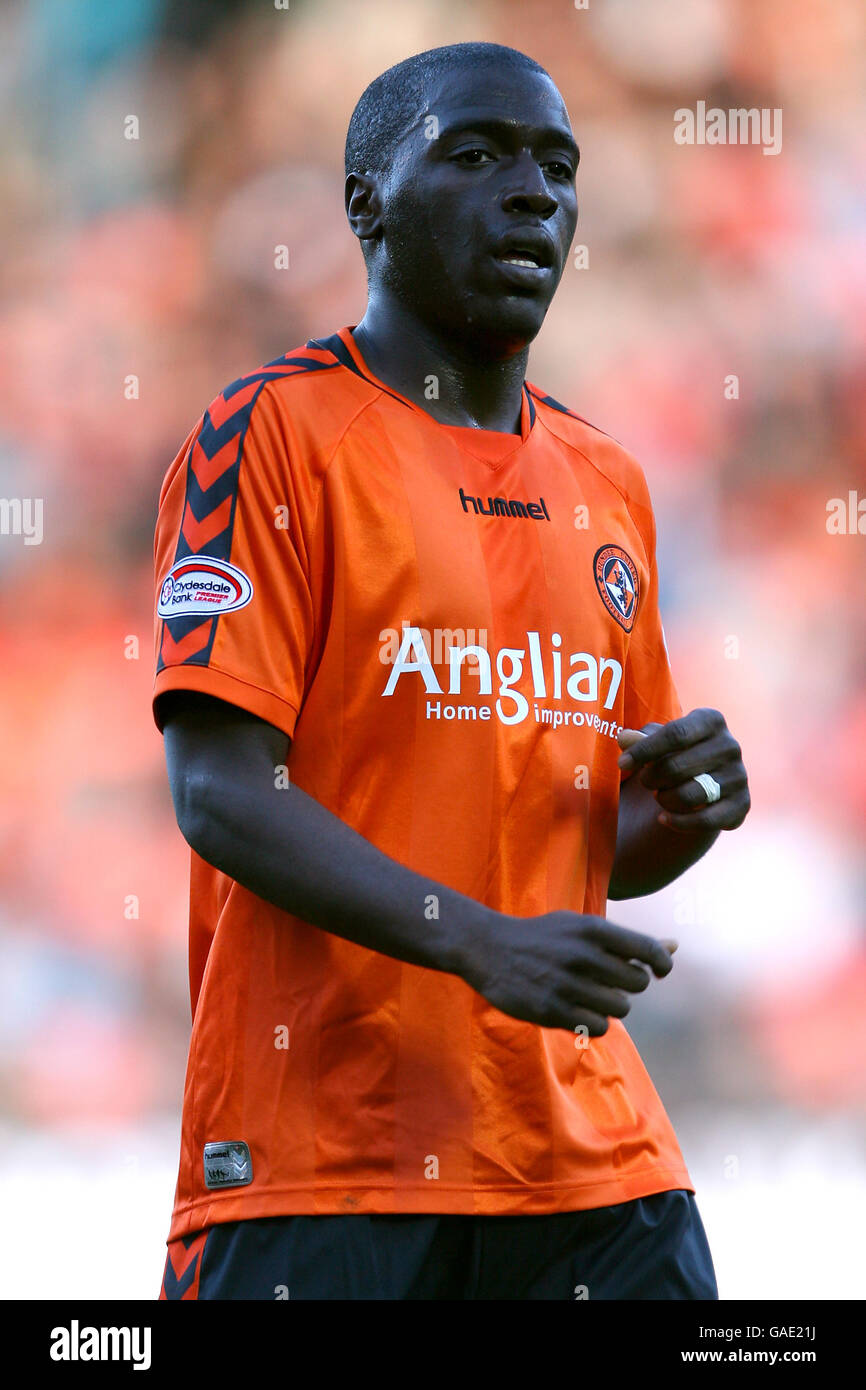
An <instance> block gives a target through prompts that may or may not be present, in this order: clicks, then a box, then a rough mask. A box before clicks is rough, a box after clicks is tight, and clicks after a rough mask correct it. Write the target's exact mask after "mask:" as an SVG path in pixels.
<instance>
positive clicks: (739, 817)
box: [617, 709, 751, 832]
mask: <svg viewBox="0 0 866 1390" xmlns="http://www.w3.org/2000/svg"><path fill="white" fill-rule="evenodd" d="M642 735H643V736H642ZM617 742H618V743H619V746H620V747H621V748H622V749H627V750H628V751H627V752H623V753H622V755H621V756H620V758H619V759H618V765H619V767H620V768H622V769H623V771H627V770H629V769H630V768H633V767H634V768H637V769H638V771H637V773H636V776H638V777H639V778H640V780H641V782H642V783H643V785H644V786H645V787H648V788H649V790H650V791H652V792H653V793H654V795H655V798H656V801H657V802H658V803H659V806H661V807H662V811H661V814H660V815H659V821H660V822H661V824H662V825H666V826H669V827H670V828H671V829H672V830H685V831H704V832H705V831H708V830H710V831H713V830H715V831H718V830H735V829H736V828H737V826H738V825H742V823H743V821H744V820H745V819H746V816H747V815H748V813H749V807H750V806H751V798H750V796H749V779H748V776H747V775H746V769H745V767H744V766H743V759H742V750H741V748H740V745H739V744H738V743H737V741H736V739H735V738H734V736H733V735H732V733H731V732H730V730H729V729H728V726H727V724H726V723H725V718H724V715H722V714H720V713H719V711H718V710H717V709H694V710H692V711H691V713H690V714H684V715H683V716H682V717H681V718H680V719H672V720H671V721H670V723H669V724H644V726H643V728H642V729H640V730H638V729H621V730H620V732H619V734H618V736H617ZM699 773H709V775H710V776H711V777H712V778H713V780H714V781H715V782H716V783H717V785H718V787H719V790H720V793H721V795H720V797H719V800H718V801H714V802H710V801H709V800H708V798H707V792H706V791H705V789H704V788H703V787H702V786H701V784H700V782H696V781H695V780H694V779H695V778H696V777H697V776H698V774H699Z"/></svg>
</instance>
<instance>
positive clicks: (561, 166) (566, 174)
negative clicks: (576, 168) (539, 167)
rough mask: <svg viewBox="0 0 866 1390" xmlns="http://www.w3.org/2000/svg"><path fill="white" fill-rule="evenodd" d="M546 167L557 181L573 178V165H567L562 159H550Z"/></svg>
mask: <svg viewBox="0 0 866 1390" xmlns="http://www.w3.org/2000/svg"><path fill="white" fill-rule="evenodd" d="M544 167H545V169H549V170H550V172H551V173H552V174H553V177H554V178H555V179H570V178H571V177H572V172H571V165H570V164H566V163H565V161H564V160H562V159H549V160H548V161H547V163H546V164H545V166H544Z"/></svg>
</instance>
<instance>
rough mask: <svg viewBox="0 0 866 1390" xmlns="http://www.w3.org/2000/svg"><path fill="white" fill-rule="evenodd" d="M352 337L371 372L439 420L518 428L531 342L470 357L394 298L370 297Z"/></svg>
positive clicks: (515, 430) (514, 430) (509, 430)
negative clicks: (505, 353)
mask: <svg viewBox="0 0 866 1390" xmlns="http://www.w3.org/2000/svg"><path fill="white" fill-rule="evenodd" d="M352 336H353V338H354V339H355V342H356V343H357V345H358V350H359V351H360V353H361V356H362V357H363V358H364V361H365V362H366V363H367V366H368V367H369V368H370V371H371V372H372V373H373V375H374V376H377V377H378V378H379V380H380V381H383V382H384V383H385V385H386V386H392V387H393V388H394V390H395V391H399V392H400V394H401V396H405V397H406V398H407V400H410V401H412V402H413V403H414V404H415V405H417V406H420V408H421V409H422V410H426V411H427V412H428V414H430V415H432V416H433V418H434V420H438V421H439V422H440V424H443V425H464V426H469V427H474V428H476V429H483V430H499V431H501V432H502V433H504V434H519V433H520V419H521V410H522V405H523V398H522V391H523V380H524V376H525V374H526V363H527V359H528V357H529V348H528V347H527V348H524V349H523V351H522V352H518V353H516V354H515V355H514V356H513V357H508V358H506V359H505V360H503V361H498V362H483V361H482V362H479V361H478V360H477V359H476V360H471V359H470V358H469V356H468V355H467V356H464V355H463V354H462V353H461V352H459V351H458V350H456V349H455V346H454V344H453V342H451V343H447V342H445V341H444V340H443V338H442V337H441V335H440V334H438V333H437V332H436V331H435V330H434V329H431V328H429V327H427V326H426V325H424V324H421V323H420V322H419V321H418V319H416V318H415V317H414V316H413V315H411V314H410V313H408V312H407V311H406V310H405V309H404V308H403V307H402V305H400V304H399V303H398V302H395V301H394V300H393V299H391V298H388V299H387V300H385V301H383V300H381V299H377V300H374V299H373V298H371V299H370V301H369V303H368V304H367V311H366V313H365V314H364V317H363V319H362V320H361V322H360V323H359V324H358V326H357V328H356V329H355V331H354V333H353V335H352Z"/></svg>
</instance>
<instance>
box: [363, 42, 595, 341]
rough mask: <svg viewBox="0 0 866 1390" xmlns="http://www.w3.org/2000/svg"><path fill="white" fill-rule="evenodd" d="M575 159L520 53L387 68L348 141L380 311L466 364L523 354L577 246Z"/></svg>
mask: <svg viewBox="0 0 866 1390" xmlns="http://www.w3.org/2000/svg"><path fill="white" fill-rule="evenodd" d="M578 158H579V156H578V152H577V147H576V145H575V143H574V137H573V135H572V133H571V126H570V123H569V119H568V113H567V111H566V109H565V105H564V103H563V100H562V97H561V96H560V95H559V92H558V91H557V89H556V87H555V86H554V84H553V81H552V80H551V78H550V77H549V76H548V74H547V73H546V72H545V70H544V69H543V68H542V67H541V66H540V65H539V64H538V63H536V62H535V61H534V60H533V59H532V58H529V57H527V56H526V54H524V53H518V52H517V51H516V50H515V49H513V48H504V47H502V46H501V45H499V44H490V43H464V44H453V45H451V46H449V47H447V48H434V49H430V50H429V51H428V52H426V53H418V54H416V55H415V56H414V57H411V58H407V59H406V60H405V61H404V62H402V63H398V64H397V65H396V66H395V67H392V68H389V69H388V71H387V72H384V73H382V75H381V76H380V77H377V78H376V79H375V81H374V82H372V83H371V84H370V86H369V87H368V88H367V90H366V91H365V92H364V93H363V95H362V96H361V99H360V101H359V102H358V104H357V106H356V107H355V110H354V113H353V115H352V119H351V121H350V123H349V130H348V135H347V138H346V209H347V213H348V216H349V222H350V225H351V227H352V230H353V232H354V233H355V235H356V236H357V237H359V238H360V239H361V246H362V250H363V252H364V259H365V262H366V266H367V276H368V280H369V288H370V295H371V297H373V296H375V295H376V294H377V293H381V292H386V293H389V294H391V295H392V296H394V297H396V298H397V299H398V300H399V301H400V303H401V304H402V305H403V307H404V308H406V309H407V310H409V311H410V312H412V313H413V314H414V315H415V316H416V317H417V318H418V319H419V320H420V321H421V322H423V323H425V324H427V325H429V327H430V328H431V329H433V330H435V331H436V332H438V333H439V334H441V335H442V336H444V337H446V338H448V339H449V341H452V342H454V343H455V344H461V345H462V346H463V347H464V348H465V349H466V350H467V351H473V352H479V351H480V352H482V353H483V354H484V355H485V356H489V357H491V358H497V357H509V356H511V355H513V354H514V353H515V352H519V351H521V349H523V348H525V347H526V346H527V345H528V343H530V342H531V341H532V339H533V338H534V337H535V335H536V333H537V332H538V330H539V328H540V327H541V325H542V323H543V321H544V316H545V314H546V312H547V309H548V307H549V305H550V301H551V299H552V298H553V295H554V293H555V291H556V288H557V286H558V284H559V281H560V278H561V276H562V272H563V269H564V266H565V261H566V257H567V254H568V250H569V247H570V245H571V241H572V237H573V236H574V229H575V226H576V223H577V198H576V194H575V187H574V181H575V174H576V170H577V161H578ZM519 260H523V261H529V262H533V263H534V264H529V265H526V264H525V265H523V266H521V265H518V264H516V263H515V262H516V261H519Z"/></svg>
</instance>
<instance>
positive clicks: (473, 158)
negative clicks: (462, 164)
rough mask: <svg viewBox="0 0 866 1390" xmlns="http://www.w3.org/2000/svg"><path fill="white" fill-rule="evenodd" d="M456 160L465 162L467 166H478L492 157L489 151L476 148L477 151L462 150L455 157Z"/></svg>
mask: <svg viewBox="0 0 866 1390" xmlns="http://www.w3.org/2000/svg"><path fill="white" fill-rule="evenodd" d="M454 158H455V159H462V160H465V161H466V163H467V164H473V165H477V164H480V163H481V162H482V161H483V160H486V159H491V158H492V156H491V155H490V154H488V152H487V150H482V149H479V148H477V147H476V148H475V149H471V150H460V151H459V153H458V154H456V155H455V156H454Z"/></svg>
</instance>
